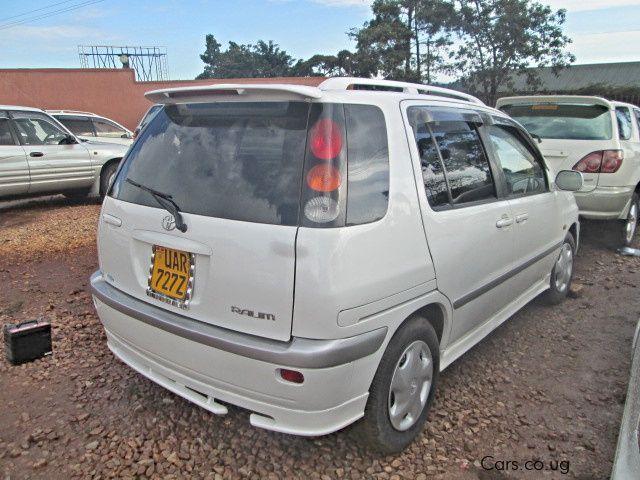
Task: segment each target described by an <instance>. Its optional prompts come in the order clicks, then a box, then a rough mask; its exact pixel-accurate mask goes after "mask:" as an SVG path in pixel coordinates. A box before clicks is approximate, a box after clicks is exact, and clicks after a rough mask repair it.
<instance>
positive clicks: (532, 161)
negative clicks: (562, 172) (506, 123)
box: [488, 126, 547, 195]
mask: <svg viewBox="0 0 640 480" xmlns="http://www.w3.org/2000/svg"><path fill="white" fill-rule="evenodd" d="M488 133H489V138H491V142H492V143H493V146H494V148H495V150H496V154H497V156H498V159H499V160H500V165H501V167H502V171H503V172H504V176H505V179H506V182H507V189H508V192H509V193H510V194H513V195H522V194H532V193H542V192H545V191H546V190H547V187H546V183H545V178H544V171H543V170H542V167H541V166H540V164H539V163H538V162H537V160H536V158H535V156H534V155H533V154H532V153H531V151H530V150H529V149H528V148H527V147H526V146H525V145H524V144H523V143H522V141H521V140H520V139H519V138H518V137H517V134H516V132H514V131H513V130H512V129H511V128H508V127H498V126H491V127H489V128H488Z"/></svg>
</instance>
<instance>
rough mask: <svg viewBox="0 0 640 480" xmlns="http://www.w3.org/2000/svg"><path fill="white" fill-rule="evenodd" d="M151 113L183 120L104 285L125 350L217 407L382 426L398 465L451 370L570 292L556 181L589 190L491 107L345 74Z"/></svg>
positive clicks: (123, 212) (369, 429)
mask: <svg viewBox="0 0 640 480" xmlns="http://www.w3.org/2000/svg"><path fill="white" fill-rule="evenodd" d="M372 89H375V91H372ZM183 94H184V97H183ZM147 98H149V99H150V100H151V101H154V102H158V103H164V104H165V106H164V108H163V109H161V110H159V111H158V112H157V114H156V115H155V116H154V118H153V119H152V120H151V122H150V123H149V125H147V127H146V128H144V129H143V130H142V132H141V133H140V136H139V138H138V139H137V141H136V143H135V144H134V146H133V147H132V149H131V150H130V151H129V153H128V154H127V157H126V159H125V161H124V163H123V165H122V168H121V169H120V171H119V173H118V174H117V177H116V179H115V182H114V183H113V186H112V188H111V190H110V192H109V194H108V195H107V197H106V198H105V200H104V204H103V207H102V213H101V218H100V222H99V227H98V228H99V231H98V244H99V256H100V271H98V272H96V273H95V274H94V275H93V276H92V278H91V286H92V291H93V295H94V300H95V306H96V309H97V312H98V315H99V316H100V319H101V321H102V322H103V324H104V328H105V330H106V333H107V341H108V345H109V348H110V349H111V350H112V351H113V352H114V354H115V355H116V356H117V357H119V358H120V359H122V360H123V361H124V362H125V363H127V364H128V365H130V366H131V367H132V368H134V369H135V370H137V371H138V372H140V373H141V374H143V375H145V376H147V377H148V378H150V379H152V380H153V381H155V382H157V383H159V384H160V385H162V386H164V387H166V388H167V389H169V390H171V391H172V392H175V393H176V394H178V395H181V396H183V397H185V398H187V399H189V400H191V401H192V402H194V403H196V404H198V405H200V406H202V407H203V408H206V409H207V410H210V411H212V412H214V413H217V414H224V413H226V412H227V407H226V406H225V403H230V404H234V405H239V406H241V407H243V408H245V409H248V410H249V411H251V412H252V413H251V416H250V421H251V423H252V424H253V425H255V426H258V427H263V428H267V429H270V430H276V431H279V432H285V433H293V434H299V435H323V434H327V433H330V432H334V431H336V430H338V429H340V428H342V427H344V426H346V425H348V424H350V423H352V422H354V421H356V420H358V419H360V418H361V417H363V416H364V419H363V421H362V422H361V423H360V424H359V426H358V427H357V428H359V429H360V431H361V439H362V440H363V441H364V442H366V443H368V444H369V445H370V446H372V447H373V448H376V449H378V450H380V451H383V452H391V451H397V450H399V449H402V448H404V447H405V446H406V445H407V444H408V443H409V442H411V441H412V440H413V438H415V436H416V435H418V433H419V432H420V431H421V429H422V426H423V423H424V421H425V418H426V416H427V412H428V409H429V405H430V404H431V401H432V400H433V397H434V392H435V388H436V384H437V380H438V375H439V372H440V371H441V370H442V369H444V368H445V367H447V366H448V365H449V364H451V362H453V361H454V360H455V359H456V358H458V357H459V356H460V355H462V354H463V353H464V352H466V351H467V350H468V349H470V348H471V347H472V346H473V345H474V344H476V343H477V342H479V341H480V340H481V339H482V338H483V337H485V336H486V335H487V334H488V333H489V332H491V331H492V330H493V329H494V328H496V327H497V326H498V325H500V324H501V323H502V322H504V321H505V320H506V319H507V318H509V317H510V316H511V315H512V314H513V313H515V312H516V311H517V310H518V309H519V308H521V307H522V306H524V305H525V304H526V303H527V302H528V301H530V300H531V299H533V298H534V297H535V296H537V295H538V294H540V293H542V292H545V291H549V293H548V297H549V299H550V300H551V301H553V302H559V301H561V300H562V299H563V298H564V297H565V296H566V294H567V291H568V289H569V286H570V283H571V278H572V274H573V261H574V258H575V257H574V256H575V251H576V247H577V242H578V234H579V224H578V209H577V207H576V204H575V201H574V199H573V195H572V194H571V193H570V192H565V191H561V190H559V188H558V186H563V187H564V188H568V189H572V190H575V189H577V188H580V186H581V184H582V175H581V174H580V173H579V172H573V171H569V172H560V173H559V174H558V176H557V178H556V179H555V182H554V178H553V177H551V176H550V174H549V170H548V169H547V167H546V165H545V163H544V160H543V157H542V155H541V154H540V152H539V151H538V150H537V147H536V144H535V142H534V141H533V140H532V139H531V137H530V136H529V135H528V134H527V133H526V131H524V130H523V129H522V127H520V126H519V125H518V124H517V123H516V122H514V121H513V120H511V119H510V118H509V117H508V116H507V115H505V114H503V113H501V112H499V111H497V110H495V109H492V108H488V107H486V106H485V105H484V104H482V102H480V101H479V100H477V99H475V98H473V97H470V96H467V95H464V94H460V93H457V92H454V91H450V90H443V89H437V88H432V87H428V86H424V85H414V84H407V83H399V82H384V81H376V80H368V79H354V78H332V79H328V80H325V81H324V82H323V83H321V84H320V85H319V86H318V87H308V86H296V85H215V86H203V87H197V88H188V89H172V90H168V91H158V92H150V93H148V94H147Z"/></svg>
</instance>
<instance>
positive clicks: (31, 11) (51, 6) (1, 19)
mask: <svg viewBox="0 0 640 480" xmlns="http://www.w3.org/2000/svg"><path fill="white" fill-rule="evenodd" d="M74 1H76V0H64V2H58V3H52V4H51V5H47V6H46V7H41V8H36V9H35V10H29V11H28V12H24V13H20V14H18V15H13V16H11V17H5V18H0V22H6V21H7V20H13V19H14V18H19V17H24V16H26V15H30V14H32V13H36V12H40V11H42V10H49V9H50V8H53V7H57V6H58V5H62V4H63V3H70V2H74Z"/></svg>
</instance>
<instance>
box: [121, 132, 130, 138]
mask: <svg viewBox="0 0 640 480" xmlns="http://www.w3.org/2000/svg"><path fill="white" fill-rule="evenodd" d="M120 138H131V135H129V134H128V133H123V134H122V135H120Z"/></svg>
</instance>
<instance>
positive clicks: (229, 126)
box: [111, 102, 309, 225]
mask: <svg viewBox="0 0 640 480" xmlns="http://www.w3.org/2000/svg"><path fill="white" fill-rule="evenodd" d="M308 113H309V104H308V103H304V102H259V103H247V102H243V103H236V102H234V103H215V104H191V105H168V106H166V107H165V108H163V109H162V110H160V111H159V112H158V113H157V114H156V116H155V117H154V118H153V120H152V121H151V123H149V125H148V126H147V128H145V130H144V131H143V133H142V135H141V138H140V139H139V140H138V141H137V142H136V143H135V145H134V147H133V148H132V150H131V152H130V153H129V155H128V156H127V160H126V162H125V164H124V166H123V168H122V171H121V172H120V174H119V175H118V178H117V181H116V182H115V184H114V187H113V189H112V191H111V195H112V196H113V197H115V198H118V199H120V200H123V201H126V202H132V203H137V204H141V205H146V206H150V207H156V208H158V207H159V205H158V203H157V201H156V200H155V199H154V198H153V196H152V195H151V194H149V193H148V192H146V191H144V190H142V189H140V188H137V187H136V186H134V185H132V184H130V183H128V182H126V181H125V179H126V178H129V179H131V180H133V181H135V182H137V183H140V184H143V185H145V186H146V187H150V188H152V189H154V190H157V191H160V192H163V193H167V194H169V195H171V196H172V197H173V200H174V201H175V202H176V203H177V204H178V206H179V207H180V209H181V211H183V212H187V213H193V214H197V215H206V216H210V217H218V218H225V219H230V220H241V221H247V222H257V223H268V224H275V225H296V224H297V222H298V209H299V200H300V188H301V176H302V167H303V163H304V155H305V141H306V128H307V118H308Z"/></svg>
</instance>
